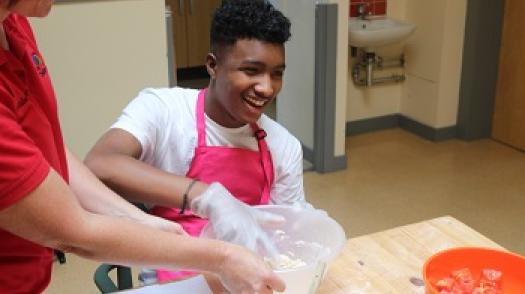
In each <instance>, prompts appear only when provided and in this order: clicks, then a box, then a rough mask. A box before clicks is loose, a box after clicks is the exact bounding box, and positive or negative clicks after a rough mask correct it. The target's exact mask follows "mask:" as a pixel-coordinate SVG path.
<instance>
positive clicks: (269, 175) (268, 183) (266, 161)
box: [250, 123, 273, 204]
mask: <svg viewBox="0 0 525 294" xmlns="http://www.w3.org/2000/svg"><path fill="white" fill-rule="evenodd" d="M250 126H251V127H252V130H253V133H254V136H255V138H256V139H257V144H258V145H259V153H260V154H261V165H262V168H263V171H264V182H265V185H264V188H263V195H262V196H261V204H268V202H269V201H270V191H271V187H272V183H273V164H272V156H271V154H270V151H269V150H268V144H266V140H264V138H265V137H266V132H265V131H264V130H263V129H261V128H259V126H258V125H257V124H256V123H253V124H250Z"/></svg>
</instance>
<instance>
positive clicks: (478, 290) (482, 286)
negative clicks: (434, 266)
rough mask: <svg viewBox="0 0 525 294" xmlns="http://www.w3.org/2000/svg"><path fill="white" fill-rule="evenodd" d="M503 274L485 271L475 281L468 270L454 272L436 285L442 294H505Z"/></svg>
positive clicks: (490, 270) (495, 271)
mask: <svg viewBox="0 0 525 294" xmlns="http://www.w3.org/2000/svg"><path fill="white" fill-rule="evenodd" d="M502 277H503V273H502V272H501V271H498V270H494V269H483V270H482V272H481V277H480V278H479V279H475V278H474V276H473V275H472V272H471V271H470V269H468V268H462V269H459V270H455V271H452V272H451V273H450V276H449V277H445V278H443V279H441V280H438V281H437V282H436V284H435V286H436V288H437V289H438V291H439V293H440V294H503V290H502Z"/></svg>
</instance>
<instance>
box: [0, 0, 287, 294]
mask: <svg viewBox="0 0 525 294" xmlns="http://www.w3.org/2000/svg"><path fill="white" fill-rule="evenodd" d="M52 4H53V1H52V0H0V22H1V25H0V293H42V292H43V291H44V290H45V288H46V287H47V285H48V283H49V281H50V276H51V266H52V262H53V249H52V248H56V249H61V250H64V251H67V252H72V253H76V254H78V255H80V256H84V257H87V258H90V259H94V260H99V261H106V262H112V263H119V264H126V265H142V266H151V267H158V266H166V267H171V268H180V267H185V268H193V269H194V270H199V271H205V272H212V273H214V274H216V275H218V277H219V279H220V281H221V282H222V283H223V285H224V286H225V287H226V288H227V289H228V290H230V291H231V292H233V293H271V292H272V289H276V290H283V289H284V284H283V282H282V281H281V280H280V279H279V278H278V277H277V276H276V275H275V274H274V273H273V272H272V270H271V269H270V267H269V266H268V265H266V264H265V263H264V262H263V260H262V259H261V258H260V257H257V256H255V255H254V254H253V253H251V252H249V251H248V250H246V249H244V248H242V247H240V246H236V245H233V244H228V243H225V242H220V241H214V240H200V239H195V238H190V237H188V236H185V234H183V231H182V230H181V228H180V226H179V225H177V224H175V223H173V222H169V221H166V220H165V219H162V218H159V217H156V216H152V215H150V214H146V213H144V212H142V211H141V210H139V209H138V208H136V207H134V206H133V205H131V204H130V203H129V202H127V201H125V200H124V199H122V198H120V197H119V196H118V195H117V194H115V193H114V192H113V191H111V190H110V189H108V188H107V187H106V186H104V185H103V184H102V183H101V182H100V181H99V180H98V179H97V178H96V177H95V176H94V175H93V174H92V173H91V172H90V171H89V170H88V169H87V168H86V167H85V166H84V165H83V164H82V163H81V162H80V161H79V160H78V159H77V158H76V157H75V156H73V155H72V154H71V153H70V152H69V151H68V150H67V148H66V147H65V146H64V143H63V140H62V134H61V130H60V125H59V120H58V110H57V103H56V99H55V93H54V91H53V86H52V84H51V79H50V77H49V73H48V71H47V67H46V65H45V62H44V59H43V58H42V56H41V54H40V53H39V51H38V48H37V45H36V41H35V38H34V36H33V32H32V30H31V27H30V25H29V22H28V20H27V18H26V17H29V16H37V17H44V16H47V14H48V13H49V11H50V9H51V6H52ZM204 196H206V194H205V193H204V194H203V195H201V197H204ZM198 199H199V198H196V200H193V202H195V203H192V205H193V207H195V208H199V209H202V210H206V209H207V208H208V206H207V205H205V204H206V201H197V200H198ZM252 224H253V223H252ZM138 232H140V233H138ZM152 240H155V244H154V245H155V246H152V245H153V243H152Z"/></svg>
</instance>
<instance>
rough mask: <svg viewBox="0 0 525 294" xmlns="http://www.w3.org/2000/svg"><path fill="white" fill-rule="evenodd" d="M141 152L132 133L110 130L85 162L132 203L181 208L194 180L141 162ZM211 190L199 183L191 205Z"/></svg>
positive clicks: (195, 188) (194, 188) (194, 189)
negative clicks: (187, 190) (207, 190)
mask: <svg viewBox="0 0 525 294" xmlns="http://www.w3.org/2000/svg"><path fill="white" fill-rule="evenodd" d="M141 152H142V147H141V145H140V142H139V141H138V140H137V139H136V138H135V137H134V136H133V135H132V134H130V133H128V132H127V131H124V130H122V129H110V130H109V131H108V132H106V133H105V134H104V135H103V136H102V138H100V140H99V141H98V142H97V143H96V144H95V146H94V147H93V148H92V149H91V150H90V152H89V153H88V155H87V156H86V159H85V160H84V162H85V164H86V165H87V166H88V167H89V169H91V170H92V171H93V173H94V174H95V175H96V176H97V177H98V178H99V179H100V180H101V181H102V182H104V183H105V184H106V185H108V186H109V187H110V188H111V189H113V190H114V191H116V192H117V193H118V194H120V195H122V196H123V197H125V198H126V199H128V200H130V201H136V202H142V203H148V204H156V205H162V206H168V207H181V206H182V198H183V194H184V192H185V191H186V189H187V187H188V186H189V184H190V183H191V181H192V179H189V178H186V177H184V176H178V175H175V174H172V173H168V172H165V171H162V170H160V169H158V168H156V167H153V166H151V165H149V164H147V163H144V162H142V161H140V160H139V159H138V158H139V157H140V154H141ZM207 188H208V185H206V184H204V183H202V182H197V183H196V184H195V185H194V186H193V187H192V188H191V190H190V193H189V194H188V196H189V197H188V198H189V199H188V200H189V201H188V202H191V200H192V199H194V198H195V197H197V196H198V195H200V194H202V193H203V192H204V191H205V190H206V189H207Z"/></svg>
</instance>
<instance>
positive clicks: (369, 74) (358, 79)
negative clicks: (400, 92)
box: [352, 51, 405, 87]
mask: <svg viewBox="0 0 525 294" xmlns="http://www.w3.org/2000/svg"><path fill="white" fill-rule="evenodd" d="M361 56H362V57H361V60H360V61H359V62H357V63H356V64H355V65H354V66H353V67H352V79H353V81H354V83H355V84H356V85H358V86H366V87H371V86H373V85H378V84H386V83H399V82H402V81H404V80H405V75H404V74H403V75H400V74H393V75H391V76H387V77H378V78H374V70H375V69H384V68H390V67H404V66H405V59H404V56H403V55H401V57H400V58H399V59H398V58H395V59H389V60H384V59H383V58H381V57H380V56H377V55H376V54H375V53H374V52H364V51H363V52H361ZM363 71H364V72H365V73H366V75H365V76H364V77H362V74H361V72H363Z"/></svg>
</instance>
